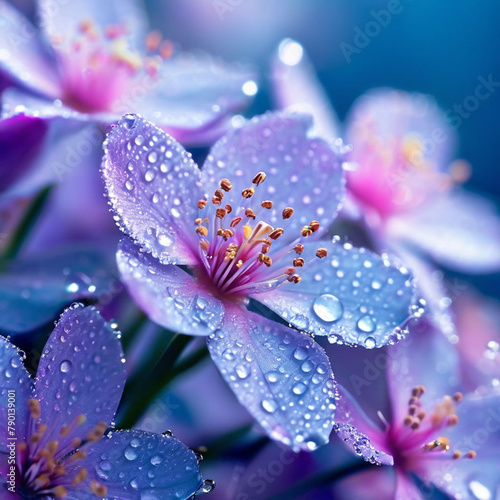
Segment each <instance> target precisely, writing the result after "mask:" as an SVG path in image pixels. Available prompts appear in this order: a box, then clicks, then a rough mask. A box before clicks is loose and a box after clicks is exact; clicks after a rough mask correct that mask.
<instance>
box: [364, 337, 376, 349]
mask: <svg viewBox="0 0 500 500" xmlns="http://www.w3.org/2000/svg"><path fill="white" fill-rule="evenodd" d="M364 346H365V347H366V348H367V349H373V348H374V347H376V346H377V342H376V341H375V339H374V338H373V337H366V339H365V341H364Z"/></svg>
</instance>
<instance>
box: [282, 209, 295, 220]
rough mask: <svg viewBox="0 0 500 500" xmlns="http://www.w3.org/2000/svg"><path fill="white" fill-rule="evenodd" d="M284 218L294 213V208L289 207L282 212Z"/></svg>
mask: <svg viewBox="0 0 500 500" xmlns="http://www.w3.org/2000/svg"><path fill="white" fill-rule="evenodd" d="M281 215H282V217H283V219H289V218H290V217H291V216H292V215H293V208H291V207H287V208H285V209H284V210H283V212H282V213H281Z"/></svg>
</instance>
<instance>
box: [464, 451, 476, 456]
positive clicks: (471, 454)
mask: <svg viewBox="0 0 500 500" xmlns="http://www.w3.org/2000/svg"><path fill="white" fill-rule="evenodd" d="M476 455H477V453H476V452H475V451H474V450H471V451H469V452H467V453H466V455H465V458H476Z"/></svg>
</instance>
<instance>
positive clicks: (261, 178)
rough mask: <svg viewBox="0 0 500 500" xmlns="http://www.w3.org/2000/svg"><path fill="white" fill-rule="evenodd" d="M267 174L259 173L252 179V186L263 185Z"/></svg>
mask: <svg viewBox="0 0 500 500" xmlns="http://www.w3.org/2000/svg"><path fill="white" fill-rule="evenodd" d="M266 177H267V176H266V174H265V173H264V172H258V173H257V174H255V177H254V178H253V179H252V184H255V185H257V186H258V185H259V184H262V183H263V182H264V181H265V180H266Z"/></svg>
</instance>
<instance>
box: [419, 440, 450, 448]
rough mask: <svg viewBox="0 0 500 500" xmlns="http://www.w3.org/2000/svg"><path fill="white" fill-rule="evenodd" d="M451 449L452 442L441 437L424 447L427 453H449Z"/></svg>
mask: <svg viewBox="0 0 500 500" xmlns="http://www.w3.org/2000/svg"><path fill="white" fill-rule="evenodd" d="M449 449H450V441H449V439H448V438H445V437H439V438H437V439H436V440H434V441H432V442H430V443H427V444H425V445H424V450H425V451H448V450H449Z"/></svg>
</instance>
